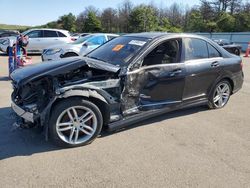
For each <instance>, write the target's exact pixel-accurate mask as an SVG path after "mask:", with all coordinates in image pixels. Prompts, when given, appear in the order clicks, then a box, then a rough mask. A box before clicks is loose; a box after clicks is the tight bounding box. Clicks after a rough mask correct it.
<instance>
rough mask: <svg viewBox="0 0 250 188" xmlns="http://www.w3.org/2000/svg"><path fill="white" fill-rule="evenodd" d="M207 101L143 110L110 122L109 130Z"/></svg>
mask: <svg viewBox="0 0 250 188" xmlns="http://www.w3.org/2000/svg"><path fill="white" fill-rule="evenodd" d="M207 103H208V100H207V99H199V100H195V101H188V102H183V103H182V104H178V105H176V106H169V107H166V108H164V109H158V110H149V111H146V112H141V113H139V114H135V115H133V116H130V117H127V118H124V119H122V120H119V121H116V122H112V123H110V124H108V131H110V132H112V131H114V130H118V129H121V128H124V127H127V126H129V125H132V124H134V123H137V122H139V121H143V120H146V119H150V118H152V117H155V116H159V115H162V114H165V113H167V112H171V111H175V110H180V109H184V108H190V107H193V106H200V105H204V104H207Z"/></svg>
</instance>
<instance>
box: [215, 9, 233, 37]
mask: <svg viewBox="0 0 250 188" xmlns="http://www.w3.org/2000/svg"><path fill="white" fill-rule="evenodd" d="M217 25H218V28H219V30H220V31H223V32H231V31H235V18H234V17H233V16H232V15H230V14H229V13H226V12H224V13H222V14H221V15H220V16H219V18H218V21H217Z"/></svg>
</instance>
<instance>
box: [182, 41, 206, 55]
mask: <svg viewBox="0 0 250 188" xmlns="http://www.w3.org/2000/svg"><path fill="white" fill-rule="evenodd" d="M206 43H207V42H206V41H204V40H202V39H195V38H186V39H185V60H191V59H204V58H208V49H207V44H206Z"/></svg>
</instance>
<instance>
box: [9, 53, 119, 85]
mask: <svg viewBox="0 0 250 188" xmlns="http://www.w3.org/2000/svg"><path fill="white" fill-rule="evenodd" d="M82 66H88V67H90V68H94V69H99V70H105V71H108V72H113V73H116V72H118V71H119V70H120V67H117V66H115V65H112V64H109V63H104V62H102V61H98V60H95V59H91V58H87V57H82V58H81V57H71V58H65V59H62V60H58V61H47V62H42V63H38V64H34V65H29V66H26V67H23V68H19V69H17V70H15V71H14V72H13V73H12V74H11V75H10V77H11V79H12V80H13V82H14V83H15V84H19V83H20V82H22V83H23V84H25V83H27V82H28V81H29V80H33V79H36V78H39V77H42V76H55V75H59V74H64V73H67V72H69V71H72V70H75V69H77V68H79V67H82Z"/></svg>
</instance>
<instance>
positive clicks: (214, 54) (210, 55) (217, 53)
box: [207, 43, 221, 58]
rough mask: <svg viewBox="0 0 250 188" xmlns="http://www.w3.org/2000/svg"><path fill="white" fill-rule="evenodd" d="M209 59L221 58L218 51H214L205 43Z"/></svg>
mask: <svg viewBox="0 0 250 188" xmlns="http://www.w3.org/2000/svg"><path fill="white" fill-rule="evenodd" d="M207 48H208V54H209V57H210V58H212V57H221V55H220V53H219V52H218V50H216V49H215V48H214V47H213V46H212V45H211V44H209V43H207Z"/></svg>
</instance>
